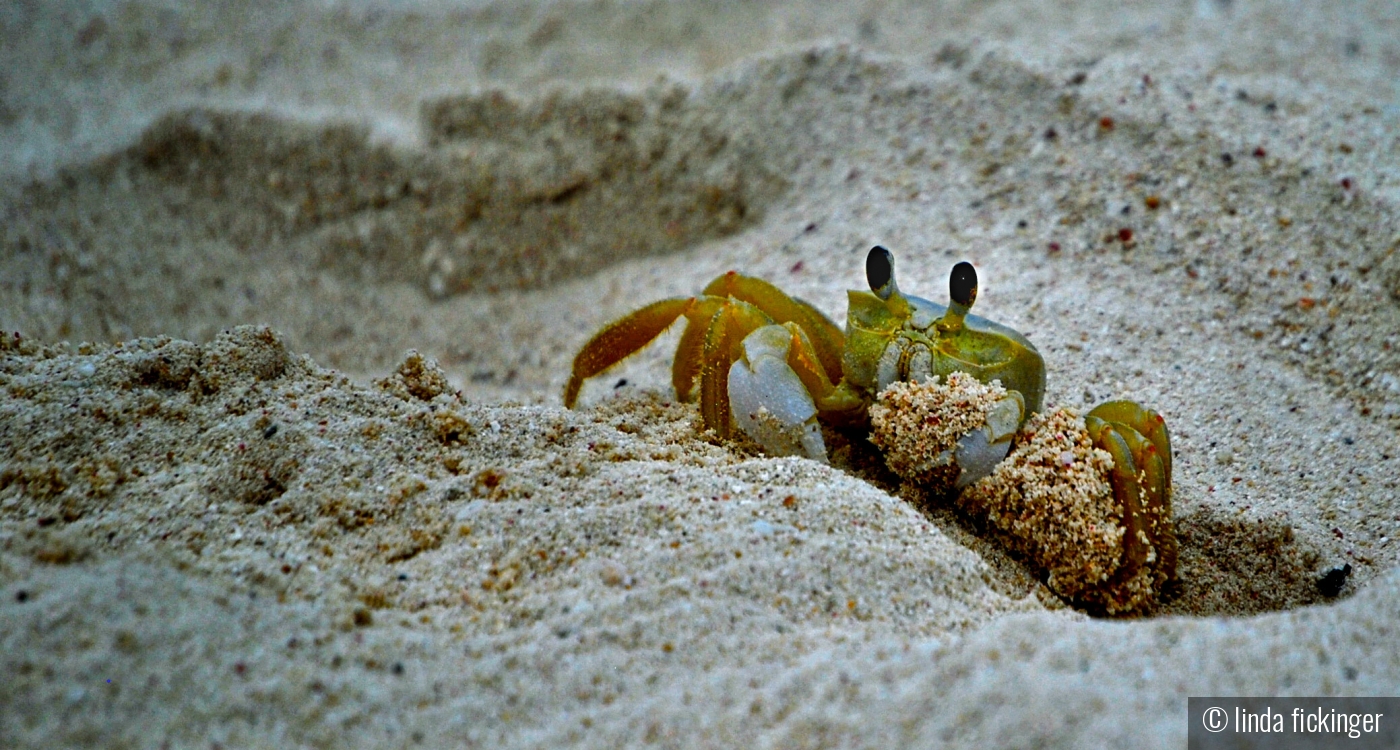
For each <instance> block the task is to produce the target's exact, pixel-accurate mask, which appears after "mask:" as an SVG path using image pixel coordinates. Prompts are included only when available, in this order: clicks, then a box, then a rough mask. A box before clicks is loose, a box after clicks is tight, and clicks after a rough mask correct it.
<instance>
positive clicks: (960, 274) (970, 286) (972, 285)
mask: <svg viewBox="0 0 1400 750" xmlns="http://www.w3.org/2000/svg"><path fill="white" fill-rule="evenodd" d="M948 294H949V296H951V297H952V298H953V301H954V302H956V303H958V304H959V305H963V306H964V307H972V303H973V302H976V301H977V271H976V270H974V269H973V268H972V264H971V263H968V262H967V261H963V262H961V263H959V264H957V265H956V266H953V273H952V275H951V276H949V277H948Z"/></svg>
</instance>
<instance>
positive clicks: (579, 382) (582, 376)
mask: <svg viewBox="0 0 1400 750" xmlns="http://www.w3.org/2000/svg"><path fill="white" fill-rule="evenodd" d="M698 301H699V300H698V298H696V297H673V298H671V299H663V300H661V301H660V302H653V303H651V304H650V305H647V306H646V307H643V308H642V309H640V310H637V311H636V312H634V313H631V314H630V315H626V316H624V317H622V318H619V319H617V320H614V321H613V322H611V323H609V324H607V325H606V326H604V327H603V330H601V331H599V332H598V333H597V334H596V335H594V336H593V338H591V339H589V340H588V343H587V344H584V345H583V348H582V349H580V350H579V353H578V356H576V357H574V369H573V372H572V373H571V374H570V375H569V382H568V383H567V384H565V385H564V406H565V407H566V408H569V409H572V408H574V402H576V401H578V392H579V389H580V388H582V387H583V381H585V380H587V379H589V378H591V377H593V376H594V375H597V374H598V373H601V372H602V371H604V370H606V369H608V368H609V367H612V366H613V365H615V364H617V363H618V362H621V361H622V360H624V359H626V358H627V357H629V356H631V355H632V354H635V353H636V352H637V351H638V350H640V349H641V348H642V347H644V346H646V345H647V344H649V343H651V341H652V339H655V338H656V337H657V336H660V335H661V332H662V331H665V330H666V329H667V328H670V327H671V324H672V323H674V322H676V319H677V318H679V317H680V316H682V315H684V314H686V313H687V312H689V311H690V310H691V309H692V308H693V307H694V306H695V304H696V303H697V302H698Z"/></svg>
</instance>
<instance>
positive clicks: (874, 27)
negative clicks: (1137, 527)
mask: <svg viewBox="0 0 1400 750" xmlns="http://www.w3.org/2000/svg"><path fill="white" fill-rule="evenodd" d="M221 7H222V8H224V9H223V10H217V11H216V10H213V9H210V8H203V7H199V6H188V5H182V4H148V3H140V2H136V3H126V4H121V5H100V4H99V5H93V4H86V3H82V4H80V3H45V4H42V5H38V4H36V5H25V6H16V8H15V9H11V10H8V11H6V12H5V14H4V16H3V17H0V23H3V25H4V28H3V33H4V38H5V40H6V43H5V44H4V45H0V59H3V61H4V65H3V67H0V69H3V70H4V71H5V73H4V78H3V80H2V81H0V84H3V86H2V87H0V93H2V94H3V99H2V100H0V134H3V139H4V142H5V143H6V148H5V149H3V150H0V176H3V180H0V186H2V187H0V216H3V225H2V226H3V229H0V243H3V251H0V331H3V332H4V333H3V336H4V339H3V344H0V446H3V449H2V450H0V661H3V665H0V669H3V673H4V674H5V676H6V677H5V679H3V680H0V746H4V747H36V748H37V747H45V748H49V747H79V746H82V747H91V746H104V747H161V746H169V747H186V746H189V747H263V746H266V747H289V746H318V747H355V746H372V747H385V746H389V747H398V746H403V747H410V746H418V745H422V746H428V747H436V746H441V747H449V746H450V747H461V746H469V747H516V746H528V747H539V746H558V745H564V744H574V745H585V746H596V747H613V746H617V745H641V744H659V745H663V746H675V747H691V746H746V747H753V746H757V747H764V746H776V747H790V746H803V747H853V746H860V747H889V746H896V745H901V744H902V745H917V746H931V745H940V746H954V747H993V746H1015V747H1026V746H1047V747H1116V746H1124V745H1129V744H1131V745H1134V746H1143V747H1180V746H1181V744H1182V742H1183V740H1184V738H1185V734H1186V725H1185V706H1186V697H1187V696H1190V695H1212V694H1251V695H1395V694H1397V693H1400V688H1397V686H1398V685H1400V648H1398V647H1397V646H1400V639H1398V638H1397V635H1396V632H1395V626H1394V624H1393V623H1394V622H1395V621H1396V620H1397V617H1400V569H1398V568H1400V566H1398V565H1397V562H1398V561H1397V549H1400V542H1397V541H1396V540H1395V537H1396V536H1397V535H1398V534H1400V491H1397V487H1396V482H1397V475H1400V436H1397V430H1398V429H1400V220H1397V204H1398V203H1400V169H1397V165H1400V141H1397V140H1396V139H1395V136H1394V134H1395V133H1396V132H1397V127H1398V126H1400V84H1397V83H1396V82H1397V81H1400V75H1397V72H1400V70H1397V69H1400V47H1397V46H1396V45H1395V42H1394V39H1395V38H1397V33H1396V32H1397V21H1396V19H1395V18H1394V15H1393V13H1391V9H1390V7H1389V5H1388V4H1386V3H1381V2H1375V3H1353V4H1347V5H1346V6H1345V8H1344V9H1338V8H1333V7H1332V6H1331V5H1330V4H1326V3H1287V4H1284V3H1260V4H1246V3H1228V2H1208V1H1205V0H1203V1H1202V2H1195V3H1183V4H1179V5H1172V6H1167V5H1164V4H1161V3H1142V4H1128V5H1123V4H1120V3H1099V2H1086V3H1079V4H1075V5H1065V6H1055V8H1053V9H1046V8H1043V7H1042V5H1041V4H1038V3H1030V2H1007V3H993V4H973V3H969V4H947V5H940V6H934V7H930V6H924V5H917V6H915V5H913V4H903V3H875V2H867V3H851V4H843V5H842V6H841V7H840V8H839V9H831V8H828V7H827V6H826V5H825V4H817V3H811V4H803V3H782V4H780V3H752V4H743V5H737V6H732V7H731V6H730V5H727V4H721V3H678V2H641V3H615V2H594V3H569V4H565V3H531V4H526V3H509V2H494V3H487V2H480V3H469V4H464V5H461V6H453V7H447V6H444V5H439V4H435V3H418V4H412V5H404V4H394V5H387V4H374V3H347V4H342V5H337V6H328V5H323V4H289V5H270V4H269V5H263V4H255V3H245V4H238V5H225V6H221ZM877 243H878V244H882V245H884V246H886V247H888V248H890V249H891V250H892V251H893V252H894V253H895V256H896V263H897V269H898V274H899V283H900V287H901V289H902V290H903V291H905V292H906V293H909V294H917V295H921V296H925V297H929V298H931V299H934V300H937V301H942V300H943V297H944V295H946V290H947V273H948V270H949V269H950V268H951V266H952V264H953V263H955V262H957V261H958V260H970V261H971V262H973V263H974V264H975V265H976V266H977V269H978V275H979V277H980V279H981V289H980V292H979V296H978V302H977V312H978V313H980V314H982V315H984V316H986V317H990V318H992V319H994V320H997V321H999V322H1002V323H1005V324H1007V325H1010V326H1013V327H1015V328H1016V329H1018V330H1020V331H1022V332H1023V333H1025V334H1026V335H1027V336H1028V337H1029V338H1030V339H1031V341H1033V342H1034V343H1035V344H1036V346H1037V347H1038V348H1039V350H1040V351H1041V353H1042V355H1044V357H1045V360H1046V366H1047V370H1048V372H1049V381H1048V387H1047V392H1046V404H1045V405H1046V407H1047V408H1054V407H1057V406H1062V405H1063V406H1073V407H1075V408H1079V409H1084V408H1087V407H1089V406H1092V405H1093V404H1094V403H1097V402H1099V401H1102V400H1106V399H1110V398H1120V397H1121V398H1133V399H1137V400H1139V401H1141V402H1143V403H1145V404H1147V405H1150V406H1151V407H1153V408H1155V409H1157V410H1159V411H1160V412H1161V413H1162V414H1163V415H1164V416H1165V417H1166V419H1167V423H1168V425H1169V426H1170V429H1171V430H1172V439H1173V445H1174V447H1175V449H1176V461H1175V464H1174V472H1173V475H1174V480H1175V493H1174V497H1173V507H1174V511H1175V514H1176V523H1177V529H1178V537H1179V542H1180V557H1179V563H1178V577H1179V579H1180V583H1179V588H1178V589H1177V590H1175V591H1174V592H1171V594H1170V596H1169V597H1168V599H1167V601H1165V602H1164V603H1163V604H1162V605H1161V606H1160V607H1159V608H1158V609H1157V610H1156V611H1154V612H1153V613H1152V614H1151V616H1147V617H1140V618H1132V619H1119V620H1114V619H1095V618H1091V617H1089V616H1087V615H1086V614H1084V613H1081V612H1077V611H1075V610H1074V609H1072V608H1069V607H1066V606H1065V605H1064V604H1063V603H1062V602H1060V601H1059V600H1058V599H1057V598H1056V597H1055V596H1054V595H1053V594H1051V593H1050V592H1049V591H1048V590H1047V589H1046V588H1045V587H1044V585H1043V584H1042V583H1040V582H1039V581H1038V580H1037V579H1036V574H1035V572H1034V571H1032V570H1030V569H1029V568H1027V567H1026V565H1025V564H1024V562H1023V561H1021V560H1018V559H1017V558H1015V557H1013V556H1011V555H1009V554H1008V553H1006V552H1005V551H1004V550H1003V549H1001V548H1000V547H999V546H998V545H997V544H996V543H995V542H994V541H992V540H989V539H988V538H986V537H985V535H983V534H981V533H980V532H979V531H978V529H976V528H975V525H973V524H969V523H968V522H967V521H966V520H965V519H962V518H960V517H959V516H958V515H957V514H956V513H955V512H953V511H951V510H942V511H940V510H938V509H934V510H931V511H930V512H929V513H928V514H924V513H921V512H920V511H919V510H917V509H916V508H915V507H914V505H913V504H911V503H910V502H908V501H907V500H906V499H905V498H901V497H900V496H899V494H898V488H897V483H896V482H895V481H894V480H893V478H892V477H891V476H890V475H888V474H887V473H884V472H883V471H881V470H880V469H879V468H878V463H877V462H874V461H872V460H870V457H869V455H868V454H866V453H865V452H864V450H863V449H862V448H860V446H859V445H856V446H855V447H854V448H847V449H845V450H844V451H835V452H834V453H833V458H834V459H835V461H834V464H835V465H834V466H824V465H821V464H818V463H815V462H812V461H809V460H805V459H796V458H782V459H773V458H767V457H764V456H762V455H760V454H758V453H756V452H755V451H754V450H753V449H752V447H751V446H744V445H735V444H727V443H718V442H716V441H714V440H713V439H712V438H710V437H708V436H707V435H706V434H704V433H703V432H702V431H701V430H700V428H699V426H698V425H699V414H698V411H697V410H696V409H695V408H694V407H693V406H691V405H683V404H678V403H675V399H674V394H672V393H671V392H670V388H669V377H670V372H669V367H668V365H669V361H670V353H671V352H670V348H671V347H672V346H674V342H675V339H676V334H674V333H672V334H668V335H667V336H665V337H663V341H662V342H661V343H659V344H658V345H656V346H655V347H653V348H651V349H648V350H646V351H645V352H643V353H642V354H641V355H639V356H637V357H636V358H634V359H632V360H629V361H628V362H627V363H625V364H623V365H622V366H621V367H620V368H619V369H618V370H616V371H614V372H611V373H609V374H608V375H606V376H603V377H600V378H598V379H596V380H594V381H590V383H588V384H587V385H586V386H585V388H584V391H583V396H582V399H581V404H580V407H581V408H580V409H579V410H577V411H566V410H564V409H562V408H561V406H560V402H559V392H560V389H561V387H562V385H563V383H564V381H565V379H566V377H567V372H568V365H569V362H570V360H571V358H572V356H573V353H574V352H575V351H576V350H577V348H578V346H579V345H581V344H582V342H583V341H585V340H586V339H587V337H588V336H589V335H590V334H591V333H592V332H593V331H594V330H596V329H597V328H598V327H599V326H601V325H602V324H603V323H605V322H607V321H608V320H611V319H612V318H615V317H616V316H618V315H621V314H623V313H625V312H627V311H629V310H631V309H634V308H635V307H637V306H639V305H640V304H642V303H644V302H649V301H651V300H654V299H659V298H662V297H666V296H681V295H688V294H693V293H695V292H696V291H698V290H699V289H700V288H702V287H703V286H704V285H705V283H706V282H707V281H708V280H709V279H711V278H713V277H715V276H716V275H718V274H720V273H723V272H725V271H727V270H730V269H739V270H742V271H744V272H747V273H750V274H753V275H757V276H761V277H763V278H766V279H769V280H771V281H773V282H775V283H777V284H778V285H779V286H781V287H782V288H784V289H785V290H788V291H789V292H791V293H793V294H795V295H797V296H800V297H802V298H804V299H807V300H809V301H811V302H812V303H814V304H815V305H817V306H818V307H819V308H821V309H823V310H826V311H828V312H829V313H830V314H831V315H832V316H833V317H834V318H836V319H837V320H838V321H839V320H842V319H843V317H844V308H845V290H846V289H850V288H861V287H862V286H863V285H864V280H863V278H862V274H863V261H864V254H865V252H866V251H867V250H868V249H869V247H870V246H871V245H873V244H877ZM16 334H18V335H16ZM1342 565H1350V566H1351V570H1352V573H1351V575H1350V577H1349V579H1348V580H1347V582H1346V584H1345V585H1344V586H1343V587H1342V589H1341V591H1340V594H1339V595H1338V596H1337V597H1335V598H1334V597H1328V596H1325V595H1324V594H1323V593H1322V592H1321V591H1320V590H1319V588H1318V586H1317V581H1318V580H1319V579H1320V578H1321V577H1322V576H1323V575H1325V574H1326V573H1327V572H1328V571H1329V570H1331V569H1333V568H1336V567H1340V566H1342Z"/></svg>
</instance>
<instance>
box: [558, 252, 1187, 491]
mask: <svg viewBox="0 0 1400 750" xmlns="http://www.w3.org/2000/svg"><path fill="white" fill-rule="evenodd" d="M865 276H866V281H867V283H868V284H869V287H870V289H869V291H866V290H863V289H860V290H851V291H850V292H848V312H847V318H846V330H845V332H842V330H841V329H840V328H839V327H837V325H836V324H835V323H833V322H832V321H831V319H830V318H828V317H827V316H826V315H825V314H823V313H822V312H821V311H820V310H818V309H817V308H816V307H814V306H812V305H811V304H809V303H807V302H804V301H802V300H800V299H797V298H795V297H791V296H789V295H788V294H786V293H784V292H783V291H782V290H780V289H778V288H777V287H776V286H774V285H772V284H770V283H768V282H767V281H764V280H762V279H759V278H755V277H752V276H745V275H742V274H739V273H736V272H734V271H730V272H728V273H725V274H722V275H721V276H719V277H717V278H716V279H715V280H714V281H712V282H710V284H709V285H708V286H706V287H705V289H704V290H703V291H702V292H701V294H700V295H698V296H695V297H676V298H671V299H663V300H660V301H658V302H653V303H651V304H649V305H646V306H645V307H642V308H641V309H639V310H636V311H634V312H632V313H629V314H628V315H625V316H623V317H621V318H619V319H617V320H615V321H613V322H611V323H609V324H607V325H606V326H604V327H603V328H602V330H600V331H599V332H598V333H597V334H596V335H594V336H593V338H592V339H590V340H589V341H588V342H587V343H586V344H584V346H583V348H582V349H581V350H580V351H579V353H578V356H577V357H575V358H574V363H573V371H572V372H571V374H570V376H569V380H568V382H567V383H566V384H565V386H564V405H565V406H566V407H569V408H573V407H574V406H575V404H576V403H577V401H578V395H579V390H580V389H581V388H582V386H583V383H584V381H586V380H587V379H589V378H591V377H594V376H596V375H599V374H601V373H603V372H604V371H606V370H607V369H608V368H610V367H612V366H613V365H615V364H617V363H618V362H621V361H622V360H623V359H625V358H626V357H628V356H630V355H632V354H634V353H635V352H637V351H639V350H641V349H642V348H643V347H645V346H646V345H647V344H649V343H650V342H651V341H653V340H654V339H656V338H657V337H658V336H660V335H661V334H662V333H663V332H664V331H666V330H667V329H668V328H670V327H671V325H672V324H674V323H675V322H676V321H677V320H679V319H680V318H682V317H683V318H685V319H686V327H685V331H684V332H683V333H682V334H681V338H680V343H679V344H678V345H677V347H676V354H675V358H674V360H673V361H672V368H671V382H672V385H673V386H674V387H675V390H676V396H677V397H678V398H680V399H681V400H683V401H688V400H692V399H693V398H694V397H695V396H696V395H697V393H698V396H699V400H700V414H701V419H702V421H703V423H704V425H705V427H707V428H708V429H710V430H713V431H714V432H715V433H716V434H717V435H719V437H721V438H729V437H731V436H733V434H734V432H735V429H736V428H737V429H738V430H739V431H741V432H742V433H744V434H746V435H747V436H749V437H750V438H752V439H753V440H754V441H756V442H757V443H758V444H759V445H760V446H761V447H762V448H763V449H764V450H765V451H766V452H768V453H770V454H773V455H805V456H807V457H809V458H813V459H816V460H819V461H825V460H826V458H827V455H826V446H825V441H824V440H823V437H822V432H821V427H820V422H826V423H827V424H830V425H832V426H835V427H860V426H863V425H867V424H868V423H869V417H868V410H869V407H870V405H871V404H872V403H874V401H875V400H876V398H877V397H878V395H879V393H880V392H881V391H882V390H883V389H885V388H886V387H887V386H889V384H890V383H893V382H895V381H911V380H912V381H920V380H928V379H931V378H934V377H944V378H946V377H947V376H948V375H950V374H952V373H954V372H962V373H966V374H969V375H971V376H973V377H975V378H976V379H977V380H979V381H981V382H984V383H990V382H992V381H999V382H1000V384H1001V386H1002V387H1003V388H1004V389H1005V390H1006V395H1005V397H1004V398H1003V399H1002V400H1001V401H1000V402H999V403H997V404H996V405H995V407H994V408H992V409H991V410H990V412H989V415H988V418H987V419H986V423H985V424H984V425H982V426H980V427H979V428H977V429H974V430H972V431H970V432H969V433H967V435H966V436H965V437H963V438H962V439H961V440H960V441H959V443H958V446H957V448H956V450H951V451H949V452H948V455H947V456H946V457H944V460H946V461H948V462H953V463H955V464H956V465H957V466H958V469H959V471H958V472H957V473H958V477H957V485H958V486H959V487H962V486H966V485H968V484H971V483H972V482H975V481H977V480H978V479H980V478H981V477H983V476H985V475H987V474H988V473H990V472H991V470H992V469H993V468H994V467H995V466H996V464H997V463H998V462H999V461H1000V460H1001V459H1002V458H1004V457H1005V456H1006V455H1007V453H1008V451H1009V450H1010V447H1011V443H1012V439H1013V437H1014V436H1015V433H1016V431H1017V430H1018V429H1020V427H1021V426H1022V425H1023V424H1024V423H1025V421H1026V419H1027V418H1028V417H1029V416H1030V415H1031V414H1034V413H1036V412H1039V411H1040V408H1041V402H1042V400H1043V397H1044V394H1045V361H1044V359H1042V358H1041V356H1040V352H1039V351H1037V350H1036V348H1035V345H1034V344H1032V343H1031V342H1030V341H1029V340H1028V339H1027V338H1026V337H1025V336H1023V335H1021V334H1020V333H1019V332H1017V331H1015V330H1013V329H1011V328H1009V327H1007V326H1004V325H1001V324H1000V323H995V322H992V321H990V320H987V319H986V318H982V317H980V316H977V315H973V314H971V312H970V311H971V309H972V306H973V304H974V303H975V302H976V300H977V290H978V283H977V272H976V270H975V269H974V268H973V267H972V264H971V263H967V262H961V263H958V264H956V265H955V266H953V270H952V273H951V274H950V276H949V282H948V288H949V297H950V300H949V304H948V306H947V307H944V306H943V305H940V304H938V303H936V302H931V301H929V300H926V299H922V298H919V297H915V296H912V295H906V294H903V293H902V292H900V290H899V287H898V285H897V284H896V283H895V273H894V254H893V253H891V252H890V251H889V250H887V249H885V248H884V247H881V246H878V245H877V246H875V247H873V248H871V250H870V252H869V254H868V255H867V256H866V260H865ZM697 380H698V381H699V382H698V387H697V382H696V381H697ZM1086 425H1087V426H1088V428H1089V430H1090V433H1091V435H1092V437H1093V440H1094V442H1095V445H1096V446H1098V447H1101V448H1103V449H1104V450H1106V451H1108V453H1109V454H1110V455H1112V457H1113V460H1114V471H1113V473H1112V476H1111V481H1112V483H1113V485H1114V491H1115V495H1121V497H1120V502H1122V503H1124V504H1125V509H1126V511H1127V515H1128V516H1130V517H1136V516H1137V515H1138V514H1137V513H1136V512H1134V509H1135V508H1136V507H1137V506H1139V505H1143V504H1146V505H1150V506H1152V507H1157V506H1159V505H1160V504H1161V503H1163V502H1164V501H1165V499H1166V497H1167V493H1168V492H1169V491H1170V486H1171V448H1170V442H1169V439H1168V436H1167V429H1166V425H1165V423H1164V422H1163V420H1162V418H1161V416H1160V415H1159V414H1157V413H1156V412H1154V411H1151V410H1150V409H1146V408H1144V407H1142V406H1139V405H1138V404H1135V403H1133V402H1129V401H1116V402H1109V403H1107V404H1103V405H1101V406H1099V407H1098V408H1096V409H1095V410H1093V411H1092V412H1090V414H1089V416H1088V417H1087V418H1086Z"/></svg>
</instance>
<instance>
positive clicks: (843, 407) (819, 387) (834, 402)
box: [783, 323, 865, 419]
mask: <svg viewBox="0 0 1400 750" xmlns="http://www.w3.org/2000/svg"><path fill="white" fill-rule="evenodd" d="M783 327H785V328H787V329H788V332H789V333H790V334H792V346H790V347H789V348H788V360H787V361H788V366H789V367H791V368H792V371H793V372H795V373H797V377H798V379H799V380H801V381H802V385H803V386H805V387H806V388H807V392H808V393H810V394H812V401H813V403H814V404H815V405H816V407H817V411H819V412H821V413H822V414H825V415H828V416H836V417H838V419H839V418H842V417H847V416H849V415H851V414H856V413H860V412H863V411H864V407H865V402H864V401H863V400H862V399H861V398H860V396H858V395H856V394H855V393H854V392H852V391H851V390H850V389H848V388H847V387H846V386H845V385H844V384H833V383H832V382H831V379H830V378H829V377H827V373H826V369H825V368H824V367H823V366H822V363H821V361H820V359H819V357H820V355H819V353H818V351H817V349H816V347H814V346H813V345H812V340H811V339H810V338H808V335H807V330H806V329H804V328H802V327H801V326H799V325H798V324H796V323H784V324H783Z"/></svg>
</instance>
